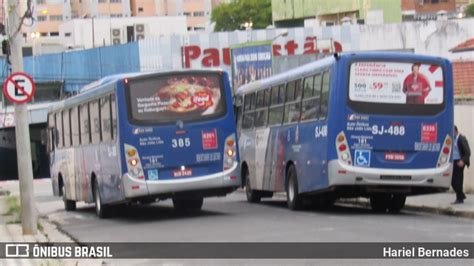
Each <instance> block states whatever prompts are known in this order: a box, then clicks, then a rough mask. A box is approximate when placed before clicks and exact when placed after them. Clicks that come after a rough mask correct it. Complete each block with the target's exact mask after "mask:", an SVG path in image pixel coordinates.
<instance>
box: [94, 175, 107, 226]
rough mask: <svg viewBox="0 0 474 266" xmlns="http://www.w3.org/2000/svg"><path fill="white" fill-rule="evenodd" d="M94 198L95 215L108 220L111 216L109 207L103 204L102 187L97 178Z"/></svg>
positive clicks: (95, 179)
mask: <svg viewBox="0 0 474 266" xmlns="http://www.w3.org/2000/svg"><path fill="white" fill-rule="evenodd" d="M93 191H94V192H93V194H92V195H93V197H94V203H95V214H97V216H98V217H99V218H101V219H103V218H107V217H108V216H109V206H107V205H105V204H103V203H102V198H101V196H100V187H99V182H98V181H97V178H94V190H93Z"/></svg>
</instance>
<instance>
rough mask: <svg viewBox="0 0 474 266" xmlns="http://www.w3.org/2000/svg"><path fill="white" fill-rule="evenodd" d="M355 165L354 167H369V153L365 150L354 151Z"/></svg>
mask: <svg viewBox="0 0 474 266" xmlns="http://www.w3.org/2000/svg"><path fill="white" fill-rule="evenodd" d="M354 157H355V160H354V161H355V165H356V166H365V167H369V166H370V151H366V150H356V151H355V154H354Z"/></svg>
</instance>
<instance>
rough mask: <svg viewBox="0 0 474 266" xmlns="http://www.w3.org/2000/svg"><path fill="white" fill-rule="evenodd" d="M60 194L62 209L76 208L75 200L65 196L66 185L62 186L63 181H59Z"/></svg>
mask: <svg viewBox="0 0 474 266" xmlns="http://www.w3.org/2000/svg"><path fill="white" fill-rule="evenodd" d="M61 194H62V196H63V202H64V209H65V210H66V211H74V210H76V202H75V201H73V200H68V199H67V197H66V187H65V186H64V184H63V182H61Z"/></svg>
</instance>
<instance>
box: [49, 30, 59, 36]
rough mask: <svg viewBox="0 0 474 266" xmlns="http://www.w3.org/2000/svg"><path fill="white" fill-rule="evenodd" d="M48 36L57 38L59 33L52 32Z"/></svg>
mask: <svg viewBox="0 0 474 266" xmlns="http://www.w3.org/2000/svg"><path fill="white" fill-rule="evenodd" d="M49 36H59V32H57V31H52V32H50V33H49Z"/></svg>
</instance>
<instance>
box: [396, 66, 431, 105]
mask: <svg viewBox="0 0 474 266" xmlns="http://www.w3.org/2000/svg"><path fill="white" fill-rule="evenodd" d="M420 65H421V64H420V63H414V64H413V65H412V67H411V71H412V72H411V73H410V74H409V75H408V76H407V77H406V78H405V80H404V81H403V93H405V94H406V96H407V98H406V103H410V104H424V103H425V98H426V96H428V94H429V93H430V91H431V86H430V83H429V81H428V79H427V78H426V77H425V75H423V74H421V73H420Z"/></svg>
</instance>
